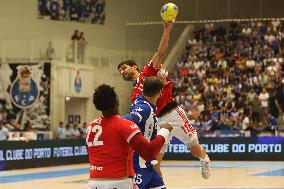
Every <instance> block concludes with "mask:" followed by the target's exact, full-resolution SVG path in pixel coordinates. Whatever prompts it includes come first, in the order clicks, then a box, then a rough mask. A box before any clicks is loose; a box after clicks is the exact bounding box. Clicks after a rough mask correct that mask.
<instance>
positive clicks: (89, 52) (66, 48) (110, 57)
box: [0, 38, 152, 66]
mask: <svg viewBox="0 0 284 189" xmlns="http://www.w3.org/2000/svg"><path fill="white" fill-rule="evenodd" d="M49 43H51V47H52V48H53V49H54V52H55V54H54V56H53V57H52V60H55V62H56V61H58V62H71V63H79V64H80V63H82V64H97V65H101V66H104V65H109V64H111V63H113V62H116V63H117V62H119V61H122V60H124V59H128V58H132V59H135V60H137V62H139V63H140V62H141V64H142V63H143V64H145V63H146V62H145V61H148V60H149V58H150V56H151V55H152V52H150V51H127V50H126V49H122V50H121V49H109V48H104V47H98V46H93V45H89V44H86V45H82V44H79V43H78V42H72V41H71V40H69V39H66V38H51V39H2V40H0V62H2V63H3V62H7V63H9V62H34V61H39V60H41V61H42V60H50V57H48V56H47V49H48V47H49ZM82 48H83V49H82Z"/></svg>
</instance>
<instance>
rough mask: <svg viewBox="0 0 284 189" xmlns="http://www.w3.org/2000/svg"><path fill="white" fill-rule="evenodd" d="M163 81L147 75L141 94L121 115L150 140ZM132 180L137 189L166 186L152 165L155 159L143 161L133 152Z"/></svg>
mask: <svg viewBox="0 0 284 189" xmlns="http://www.w3.org/2000/svg"><path fill="white" fill-rule="evenodd" d="M162 88H163V82H162V81H161V79H160V78H158V77H148V78H146V79H145V81H144V86H143V95H140V96H139V97H138V98H137V99H136V100H135V101H134V102H133V104H132V105H131V107H130V110H129V114H127V115H125V116H123V117H124V118H125V119H128V120H130V121H132V122H134V123H136V125H138V127H139V128H140V130H141V133H142V134H143V135H144V137H145V138H146V139H147V140H148V141H151V140H153V139H154V138H155V137H156V135H157V122H158V118H157V115H156V109H157V108H156V103H157V100H158V99H159V97H160V94H161V90H162ZM133 158H134V160H133V163H134V171H135V174H136V175H135V177H134V181H135V183H136V184H137V186H138V188H139V189H151V188H159V189H165V188H166V186H165V184H164V182H163V179H162V177H161V176H160V174H159V173H158V172H157V171H156V170H155V168H154V166H153V165H155V164H157V163H158V161H157V160H153V161H145V160H144V159H143V158H142V157H141V156H139V155H138V154H137V153H136V152H134V156H133Z"/></svg>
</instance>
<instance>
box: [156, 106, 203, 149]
mask: <svg viewBox="0 0 284 189" xmlns="http://www.w3.org/2000/svg"><path fill="white" fill-rule="evenodd" d="M158 123H159V125H161V124H163V123H168V124H170V125H172V127H173V130H172V132H171V134H170V137H169V139H168V141H166V143H165V144H169V143H170V141H171V139H172V137H173V136H175V137H176V138H178V139H179V140H180V141H181V142H183V143H184V144H185V145H186V146H188V147H192V146H194V145H196V144H197V143H198V137H197V133H196V130H195V128H194V127H193V126H192V125H191V124H190V123H189V119H188V118H187V116H186V114H185V112H184V110H183V109H182V108H181V107H176V108H175V109H173V110H172V111H171V112H170V113H168V114H166V115H164V116H162V117H161V118H158Z"/></svg>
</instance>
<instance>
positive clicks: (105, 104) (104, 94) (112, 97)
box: [93, 84, 118, 111]
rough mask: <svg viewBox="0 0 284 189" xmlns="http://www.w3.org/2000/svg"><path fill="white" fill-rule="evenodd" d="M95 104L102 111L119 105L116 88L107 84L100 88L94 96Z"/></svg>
mask: <svg viewBox="0 0 284 189" xmlns="http://www.w3.org/2000/svg"><path fill="white" fill-rule="evenodd" d="M93 103H94V105H95V107H96V108H97V110H100V111H106V110H111V109H113V108H114V107H115V105H116V104H117V103H118V98H117V95H116V93H115V91H114V88H113V87H111V86H109V85H105V84H102V85H100V86H98V87H97V88H96V90H95V92H94V94H93Z"/></svg>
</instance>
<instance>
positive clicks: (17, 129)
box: [13, 123, 22, 131]
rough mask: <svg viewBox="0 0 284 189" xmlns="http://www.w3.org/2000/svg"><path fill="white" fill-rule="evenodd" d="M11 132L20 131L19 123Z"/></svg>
mask: <svg viewBox="0 0 284 189" xmlns="http://www.w3.org/2000/svg"><path fill="white" fill-rule="evenodd" d="M13 131H22V129H21V124H20V123H16V125H15V126H14V129H13Z"/></svg>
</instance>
